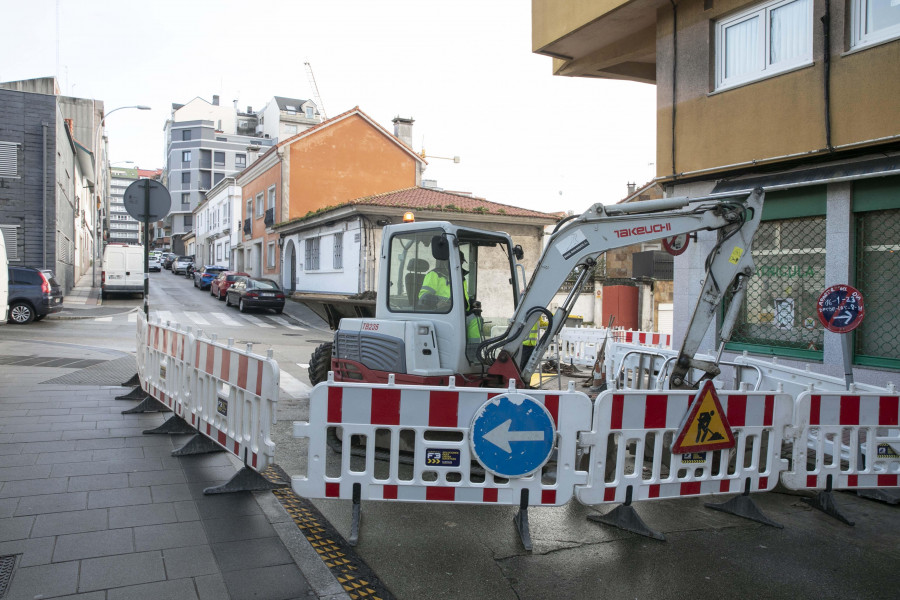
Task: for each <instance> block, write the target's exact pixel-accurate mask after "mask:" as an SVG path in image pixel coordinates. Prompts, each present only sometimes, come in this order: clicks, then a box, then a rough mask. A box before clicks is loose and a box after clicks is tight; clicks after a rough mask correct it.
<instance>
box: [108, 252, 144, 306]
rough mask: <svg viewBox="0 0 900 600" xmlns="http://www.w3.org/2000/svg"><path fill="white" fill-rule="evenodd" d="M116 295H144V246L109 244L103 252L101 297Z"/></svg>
mask: <svg viewBox="0 0 900 600" xmlns="http://www.w3.org/2000/svg"><path fill="white" fill-rule="evenodd" d="M116 293H122V294H140V295H141V296H143V295H144V247H143V246H137V245H129V244H109V245H108V246H107V247H106V250H104V251H103V271H102V273H101V275H100V297H101V298H103V299H104V300H106V298H107V297H108V296H109V294H116Z"/></svg>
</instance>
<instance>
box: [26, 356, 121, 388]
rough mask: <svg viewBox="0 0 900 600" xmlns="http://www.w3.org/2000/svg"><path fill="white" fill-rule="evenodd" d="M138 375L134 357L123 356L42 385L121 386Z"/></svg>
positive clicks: (50, 380)
mask: <svg viewBox="0 0 900 600" xmlns="http://www.w3.org/2000/svg"><path fill="white" fill-rule="evenodd" d="M135 373H137V362H136V361H135V358H134V357H133V356H130V355H129V356H123V357H121V358H115V359H113V360H104V361H100V363H99V364H95V365H92V366H90V367H87V368H84V369H78V370H77V371H72V372H71V373H67V374H66V375H62V376H60V377H56V378H55V379H49V380H47V381H42V382H41V383H48V384H56V385H105V386H119V385H121V384H122V382H123V381H125V380H127V379H128V378H129V377H131V376H133V375H134V374H135Z"/></svg>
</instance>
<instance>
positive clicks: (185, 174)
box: [181, 171, 191, 185]
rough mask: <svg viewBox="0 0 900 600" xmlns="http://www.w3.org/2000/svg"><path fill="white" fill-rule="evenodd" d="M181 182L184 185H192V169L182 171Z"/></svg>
mask: <svg viewBox="0 0 900 600" xmlns="http://www.w3.org/2000/svg"><path fill="white" fill-rule="evenodd" d="M181 183H182V185H184V184H187V185H190V184H191V172H190V171H182V172H181Z"/></svg>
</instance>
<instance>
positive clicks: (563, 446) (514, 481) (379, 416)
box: [292, 374, 591, 506]
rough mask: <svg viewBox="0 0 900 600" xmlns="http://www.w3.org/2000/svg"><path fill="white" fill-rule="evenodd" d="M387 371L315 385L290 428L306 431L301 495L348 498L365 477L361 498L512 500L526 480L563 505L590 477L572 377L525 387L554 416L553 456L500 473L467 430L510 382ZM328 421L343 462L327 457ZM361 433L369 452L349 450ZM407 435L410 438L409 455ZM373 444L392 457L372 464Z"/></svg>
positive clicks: (584, 412) (539, 496) (534, 494)
mask: <svg viewBox="0 0 900 600" xmlns="http://www.w3.org/2000/svg"><path fill="white" fill-rule="evenodd" d="M390 381H391V383H388V384H387V385H370V384H353V383H336V382H334V381H333V379H332V377H331V375H330V374H329V381H328V382H324V383H321V384H319V385H317V386H316V387H315V388H314V389H313V391H312V395H311V397H310V412H309V421H308V422H295V423H294V437H296V438H306V439H308V440H309V445H308V463H307V473H306V476H295V477H293V478H292V486H293V489H294V491H295V492H296V493H297V494H298V495H300V496H303V497H306V498H344V499H352V498H353V488H354V485H355V484H359V487H360V491H361V496H360V499H364V500H365V499H368V500H396V501H405V502H456V503H463V504H506V505H516V504H519V503H520V499H521V497H522V491H523V490H528V503H529V504H530V505H545V506H549V505H553V506H559V505H563V504H565V503H566V502H568V501H569V499H570V498H571V497H572V493H573V490H574V486H575V484H584V483H586V482H587V472H585V471H579V470H577V469H576V464H575V463H576V456H577V451H576V445H577V438H578V430H579V429H584V427H585V425H586V424H587V423H589V422H590V418H591V401H590V399H589V398H588V397H587V396H586V395H584V394H583V393H581V392H576V391H574V388H572V387H571V386H570V388H569V390H568V391H565V392H546V391H542V390H527V391H524V390H523V391H522V393H525V394H527V395H528V397H530V398H531V399H533V400H535V401H537V402H539V403H541V404H543V406H544V407H545V408H546V409H547V410H548V411H549V413H550V415H551V416H552V418H553V420H554V422H555V426H556V432H557V433H556V440H555V452H556V459H555V462H554V461H553V460H552V459H551V462H550V463H547V464H546V465H544V467H543V468H542V469H538V470H537V471H536V472H534V473H532V474H530V475H527V476H524V477H520V478H504V477H498V476H495V475H493V474H491V473H490V472H486V471H482V470H481V469H480V468H476V467H477V463H476V462H475V461H476V457H475V455H474V452H473V451H472V440H471V439H470V427H471V425H472V422H473V418H474V417H475V415H476V412H477V411H478V410H479V409H480V408H481V407H482V406H483V405H484V404H485V403H486V402H488V400H489V399H490V398H493V397H495V396H499V395H501V394H504V393H506V392H505V391H504V390H490V391H489V390H485V389H478V388H457V387H455V386H454V385H453V383H452V378H451V385H450V386H449V387H426V386H403V385H394V384H393V383H392V382H393V376H391V378H390ZM508 391H515V390H514V389H512V390H508ZM329 428H332V429H339V431H340V434H341V444H342V451H341V453H340V455H339V457H337V459H336V460H339V461H340V462H339V464H334V465H331V469H329V465H327V464H326V459H325V457H326V456H328V455H329V448H328V439H327V437H328V429H329ZM404 436H406V438H405V439H403V438H404ZM362 437H364V439H365V456H364V457H362V456H352V454H353V452H352V448H351V442H352V441H353V440H354V439H357V440H359V439H361V438H362ZM401 439H403V441H404V442H409V443H408V445H407V447H406V448H404V449H403V450H404V453H403V454H404V460H401ZM376 443H377V445H378V446H380V447H384V450H383V451H382V452H380V453H379V452H378V451H377V449H376ZM388 448H389V450H388ZM377 454H380V456H379V459H380V460H379V463H380V464H382V465H383V464H384V463H383V461H385V460H386V461H387V465H386V467H384V468H378V469H377V468H376V462H375V461H376V455H377ZM409 463H411V464H409ZM473 465H474V466H473ZM554 469H555V471H554Z"/></svg>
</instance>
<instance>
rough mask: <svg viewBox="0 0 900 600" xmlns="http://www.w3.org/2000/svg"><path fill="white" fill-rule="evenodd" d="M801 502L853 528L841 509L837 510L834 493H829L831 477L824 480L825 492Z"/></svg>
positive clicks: (851, 522)
mask: <svg viewBox="0 0 900 600" xmlns="http://www.w3.org/2000/svg"><path fill="white" fill-rule="evenodd" d="M800 500H802V501H803V502H805V503H807V504H809V505H810V506H812V507H813V508H818V509H819V510H821V511H822V512H823V513H825V514H826V515H828V516H829V517H834V518H835V519H837V520H838V521H840V522H841V523H846V524H847V525H849V526H850V527H853V521H851V520H850V519H848V518H847V517H846V516H845V515H844V513H842V512H841V509H839V508H838V506H837V502H835V501H834V493H832V491H831V475H829V476H828V477H827V478H826V479H825V491H822V492H819V493H818V494H816V495H815V496H813V497H812V498H800Z"/></svg>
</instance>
